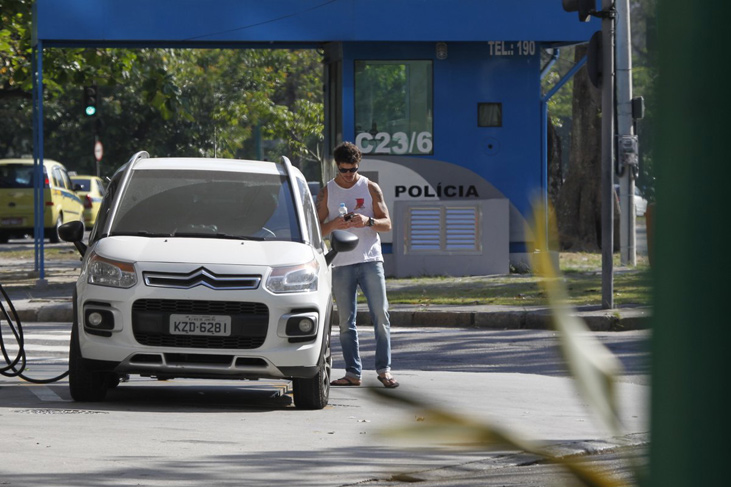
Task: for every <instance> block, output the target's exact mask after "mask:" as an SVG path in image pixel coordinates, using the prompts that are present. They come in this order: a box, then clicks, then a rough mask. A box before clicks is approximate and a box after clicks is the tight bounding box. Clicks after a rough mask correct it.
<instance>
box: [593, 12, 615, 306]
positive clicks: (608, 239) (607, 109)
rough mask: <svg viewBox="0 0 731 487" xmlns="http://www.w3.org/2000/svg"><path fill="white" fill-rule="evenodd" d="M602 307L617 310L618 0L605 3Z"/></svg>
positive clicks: (603, 30)
mask: <svg viewBox="0 0 731 487" xmlns="http://www.w3.org/2000/svg"><path fill="white" fill-rule="evenodd" d="M597 14H598V15H599V16H600V17H601V19H602V77H601V79H602V85H601V86H602V129H601V130H602V164H601V167H602V171H601V172H602V186H601V187H602V192H601V194H602V308H603V309H612V308H614V261H613V260H612V258H613V252H614V0H602V11H601V12H597Z"/></svg>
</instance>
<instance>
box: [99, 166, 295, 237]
mask: <svg viewBox="0 0 731 487" xmlns="http://www.w3.org/2000/svg"><path fill="white" fill-rule="evenodd" d="M289 188H290V186H289V183H288V180H287V178H286V176H282V175H279V174H257V173H241V172H224V171H196V170H171V169H166V170H164V171H163V170H138V171H134V172H133V173H132V176H131V178H130V181H129V184H128V186H127V189H126V190H125V192H124V194H123V195H121V198H122V199H121V201H120V204H119V208H118V209H117V214H116V215H114V216H113V218H114V221H113V222H112V224H111V228H110V234H115V235H117V234H123V235H148V236H175V235H178V236H200V237H220V236H224V237H226V236H228V237H233V238H241V237H252V238H263V239H267V240H293V241H301V240H302V237H301V232H300V229H299V224H298V222H297V217H296V211H295V209H294V202H293V200H292V192H291V191H290V189H289Z"/></svg>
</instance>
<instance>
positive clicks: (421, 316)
mask: <svg viewBox="0 0 731 487" xmlns="http://www.w3.org/2000/svg"><path fill="white" fill-rule="evenodd" d="M76 256H77V254H76V253H75V252H72V251H71V250H70V251H69V259H63V260H53V261H47V262H46V263H45V267H44V270H45V273H44V277H45V281H44V282H41V281H40V280H39V278H38V275H37V273H35V272H34V263H33V261H27V260H10V259H7V258H3V257H2V256H0V285H2V286H3V288H4V289H5V292H6V293H7V294H8V296H9V297H10V299H11V300H12V303H13V306H14V307H15V309H16V311H17V312H18V317H19V318H20V320H21V322H36V321H55V322H69V323H70V322H71V321H73V317H72V303H71V296H72V294H73V286H74V283H75V282H76V279H77V277H78V275H79V271H80V268H81V262H80V261H79V260H77V257H76ZM386 285H387V287H388V281H387V283H386ZM444 285H445V286H448V285H449V281H448V280H445V282H444ZM359 311H360V312H359V313H358V324H359V325H367V324H368V323H369V322H370V317H369V316H368V310H367V308H366V306H365V305H360V306H359ZM336 313H337V311H336ZM390 315H391V325H392V326H394V327H456V328H483V329H496V330H505V329H549V328H551V314H550V310H549V309H548V308H547V307H540V306H531V307H528V306H496V305H473V306H448V305H403V304H394V305H391V307H390ZM575 315H577V316H579V317H580V318H582V319H583V320H584V321H585V322H586V324H587V326H588V327H589V328H590V329H591V330H593V331H625V330H637V329H643V328H648V327H649V322H650V318H651V310H650V308H649V307H645V306H630V307H620V308H615V309H611V310H605V309H601V306H598V305H597V306H585V307H581V308H579V309H576V310H575ZM333 319H334V320H336V318H335V317H334V318H333Z"/></svg>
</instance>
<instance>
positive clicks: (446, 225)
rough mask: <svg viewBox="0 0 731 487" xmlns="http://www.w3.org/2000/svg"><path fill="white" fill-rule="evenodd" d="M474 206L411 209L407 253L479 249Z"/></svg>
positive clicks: (477, 211) (476, 213) (476, 217)
mask: <svg viewBox="0 0 731 487" xmlns="http://www.w3.org/2000/svg"><path fill="white" fill-rule="evenodd" d="M478 217H479V210H478V208H477V207H476V206H436V207H411V208H409V213H408V231H407V242H406V251H407V252H425V253H430V252H434V253H438V252H450V253H454V252H457V253H459V252H475V251H479V250H480V232H479V218H478Z"/></svg>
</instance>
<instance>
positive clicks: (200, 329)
mask: <svg viewBox="0 0 731 487" xmlns="http://www.w3.org/2000/svg"><path fill="white" fill-rule="evenodd" d="M59 235H60V236H61V238H63V239H64V240H66V241H69V242H73V243H74V244H75V245H76V248H77V249H79V251H80V252H81V253H82V255H83V263H82V268H81V273H80V276H79V279H78V281H77V283H76V288H75V291H74V298H73V302H74V323H73V329H72V335H71V345H70V352H69V386H70V389H71V396H72V397H73V398H74V400H76V401H101V400H103V399H104V398H105V396H106V393H107V390H108V388H110V387H116V386H118V385H119V383H120V379H121V378H123V377H126V376H128V375H130V374H136V375H141V376H149V377H153V378H157V379H170V378H176V377H189V378H211V379H224V378H228V379H259V378H268V379H291V380H292V382H293V384H292V385H293V395H294V402H295V406H296V407H298V408H302V409H320V408H323V407H325V405H326V404H327V402H328V396H329V390H330V372H331V368H332V358H331V355H330V316H331V310H332V295H331V271H330V262H332V259H333V258H334V256H335V254H336V253H337V252H340V251H348V250H352V249H353V248H354V247H355V245H356V244H357V241H358V239H357V237H356V236H354V235H353V234H351V233H348V232H334V233H333V235H332V238H331V247H332V250H330V251H328V250H327V247H326V246H325V244H324V242H323V240H322V238H321V236H320V228H319V222H318V220H317V212H316V211H315V207H314V203H313V201H312V197H311V195H310V191H309V189H308V185H307V181H306V180H305V178H304V176H303V175H302V173H301V172H300V171H299V170H298V169H296V168H295V167H293V166H292V165H291V164H290V162H289V160H287V159H286V158H283V161H282V162H281V163H274V162H261V161H244V160H228V159H199V158H160V159H155V158H150V157H149V156H148V154H147V153H146V152H140V153H137V154H135V155H134V156H133V157H132V159H130V161H129V162H128V163H127V164H126V165H124V166H123V167H122V168H120V169H119V170H118V171H117V172H116V174H115V175H114V176H113V177H112V179H111V182H110V183H109V185H108V188H107V193H106V195H105V197H104V200H103V202H102V205H101V209H100V211H99V215H98V217H97V224H96V226H95V227H94V229H93V230H92V232H91V234H90V236H89V243H88V246H87V245H85V244H84V243H83V242H82V239H83V235H84V226H83V223H81V222H71V223H67V224H65V225H62V226H61V228H60V230H59Z"/></svg>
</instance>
